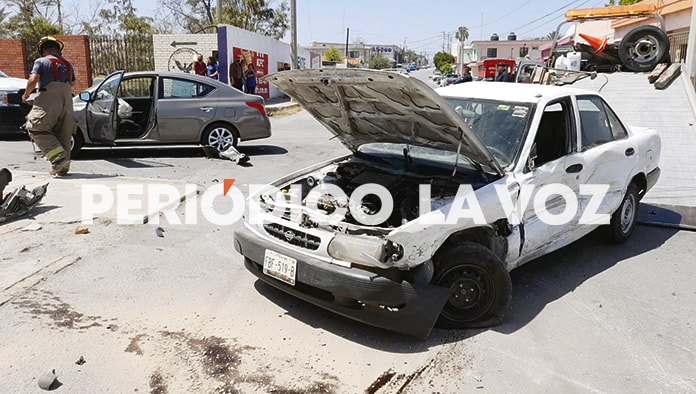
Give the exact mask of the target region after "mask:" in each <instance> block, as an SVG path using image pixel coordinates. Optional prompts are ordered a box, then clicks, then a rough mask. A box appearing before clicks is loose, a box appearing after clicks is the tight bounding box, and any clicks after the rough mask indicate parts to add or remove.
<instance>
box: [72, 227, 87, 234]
mask: <svg viewBox="0 0 696 394" xmlns="http://www.w3.org/2000/svg"><path fill="white" fill-rule="evenodd" d="M75 234H89V227H87V226H78V227H77V228H76V229H75Z"/></svg>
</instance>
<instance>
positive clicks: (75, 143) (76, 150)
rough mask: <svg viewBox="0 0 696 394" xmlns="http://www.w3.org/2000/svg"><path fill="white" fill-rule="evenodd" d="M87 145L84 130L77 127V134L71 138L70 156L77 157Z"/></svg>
mask: <svg viewBox="0 0 696 394" xmlns="http://www.w3.org/2000/svg"><path fill="white" fill-rule="evenodd" d="M84 145H85V137H84V136H83V135H82V131H81V130H80V129H77V131H76V132H75V134H73V135H72V137H71V138H70V157H77V156H78V155H79V154H80V151H81V150H82V147H83V146H84Z"/></svg>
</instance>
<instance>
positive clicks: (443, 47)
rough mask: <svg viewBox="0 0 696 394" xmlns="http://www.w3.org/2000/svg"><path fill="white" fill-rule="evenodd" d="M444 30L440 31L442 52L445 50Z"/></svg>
mask: <svg viewBox="0 0 696 394" xmlns="http://www.w3.org/2000/svg"><path fill="white" fill-rule="evenodd" d="M445 34H446V33H445V32H444V31H443V32H442V52H444V51H445Z"/></svg>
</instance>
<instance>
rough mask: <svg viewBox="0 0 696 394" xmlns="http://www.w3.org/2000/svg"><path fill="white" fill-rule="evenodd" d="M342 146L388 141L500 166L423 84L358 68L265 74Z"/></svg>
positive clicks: (495, 167)
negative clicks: (435, 149) (433, 149)
mask: <svg viewBox="0 0 696 394" xmlns="http://www.w3.org/2000/svg"><path fill="white" fill-rule="evenodd" d="M265 79H266V80H267V81H269V82H270V83H272V84H273V85H274V86H276V87H277V88H278V89H280V90H281V91H282V92H283V93H285V94H287V95H288V96H290V97H292V98H293V99H294V100H296V101H297V102H299V103H300V104H301V105H302V107H303V108H304V109H305V110H307V111H308V112H309V113H310V114H312V116H314V117H315V118H316V119H317V120H318V121H319V122H320V123H321V124H323V125H324V126H325V127H326V128H328V129H329V131H331V132H332V133H333V134H335V135H336V136H337V137H338V138H339V139H340V140H341V141H342V142H343V144H344V145H346V146H347V147H348V148H349V149H351V150H352V151H354V152H355V151H357V149H358V147H359V146H360V145H362V144H366V143H372V142H391V143H401V144H411V145H419V146H425V147H429V148H437V149H442V150H447V151H451V152H457V151H459V152H460V153H462V154H464V155H465V156H467V157H469V158H470V159H472V160H474V161H476V162H478V163H479V164H481V166H483V168H484V169H485V170H487V171H490V172H493V173H497V174H499V175H502V174H503V171H502V169H501V167H500V164H499V163H498V162H497V161H496V160H495V158H494V157H493V155H492V154H491V152H490V151H489V150H488V148H486V146H485V145H484V144H483V143H482V142H481V140H480V139H479V138H478V137H477V136H476V134H475V133H474V132H473V130H471V128H470V127H469V125H468V124H467V123H466V122H465V121H464V119H462V117H461V116H459V115H458V114H457V113H456V112H455V110H454V109H453V108H452V107H451V106H450V105H449V104H448V103H447V101H445V99H444V98H443V97H442V96H440V95H439V94H437V93H436V92H435V91H434V90H433V89H432V88H430V87H429V86H428V85H426V84H425V83H424V82H422V81H420V80H418V79H416V78H411V77H408V76H405V75H401V74H398V73H392V72H386V71H375V70H362V69H304V70H292V71H281V72H277V73H274V74H270V75H268V76H266V77H265Z"/></svg>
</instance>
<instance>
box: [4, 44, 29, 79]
mask: <svg viewBox="0 0 696 394" xmlns="http://www.w3.org/2000/svg"><path fill="white" fill-rule="evenodd" d="M26 58H27V52H26V48H25V47H24V44H23V43H22V40H20V39H18V38H0V71H3V72H4V73H5V74H7V75H9V76H10V77H14V78H25V79H26V78H27V77H28V76H29V71H28V70H26V69H25V67H24V59H26Z"/></svg>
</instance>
